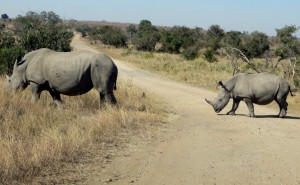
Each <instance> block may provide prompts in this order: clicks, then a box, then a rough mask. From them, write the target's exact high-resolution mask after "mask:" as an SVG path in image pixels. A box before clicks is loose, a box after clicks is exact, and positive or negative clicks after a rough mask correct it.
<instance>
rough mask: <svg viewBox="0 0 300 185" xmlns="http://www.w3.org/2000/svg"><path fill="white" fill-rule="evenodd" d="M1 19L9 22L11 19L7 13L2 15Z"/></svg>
mask: <svg viewBox="0 0 300 185" xmlns="http://www.w3.org/2000/svg"><path fill="white" fill-rule="evenodd" d="M1 19H4V20H7V19H9V17H8V15H7V14H6V13H5V14H2V15H1Z"/></svg>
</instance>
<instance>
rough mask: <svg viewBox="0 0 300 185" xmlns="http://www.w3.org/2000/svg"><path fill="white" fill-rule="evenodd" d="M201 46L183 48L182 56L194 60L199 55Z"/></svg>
mask: <svg viewBox="0 0 300 185" xmlns="http://www.w3.org/2000/svg"><path fill="white" fill-rule="evenodd" d="M198 52H199V47H197V46H190V47H188V48H186V49H185V50H183V52H182V56H183V57H184V58H185V59H187V60H194V59H196V58H197V57H198Z"/></svg>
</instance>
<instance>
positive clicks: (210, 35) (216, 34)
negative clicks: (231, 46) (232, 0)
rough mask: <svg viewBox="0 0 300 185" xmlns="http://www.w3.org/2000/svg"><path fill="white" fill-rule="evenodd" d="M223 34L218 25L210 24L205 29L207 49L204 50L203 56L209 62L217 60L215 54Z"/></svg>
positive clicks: (219, 46)
mask: <svg viewBox="0 0 300 185" xmlns="http://www.w3.org/2000/svg"><path fill="white" fill-rule="evenodd" d="M224 35H225V33H224V30H223V29H222V28H221V27H220V26H219V25H212V26H210V27H209V29H208V30H207V35H206V36H207V38H206V42H207V44H206V45H207V49H206V50H205V52H204V57H205V59H206V60H208V61H209V62H214V61H217V58H216V57H215V54H216V51H217V50H218V49H220V48H221V40H222V38H223V37H224Z"/></svg>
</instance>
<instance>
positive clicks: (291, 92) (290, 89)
mask: <svg viewBox="0 0 300 185" xmlns="http://www.w3.org/2000/svg"><path fill="white" fill-rule="evenodd" d="M289 91H290V94H291V96H292V97H293V96H295V95H294V94H293V91H292V88H291V86H289Z"/></svg>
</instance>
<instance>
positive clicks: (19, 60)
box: [16, 56, 25, 66]
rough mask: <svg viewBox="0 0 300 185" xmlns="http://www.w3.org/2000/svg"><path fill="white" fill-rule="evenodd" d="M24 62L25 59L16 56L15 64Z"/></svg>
mask: <svg viewBox="0 0 300 185" xmlns="http://www.w3.org/2000/svg"><path fill="white" fill-rule="evenodd" d="M24 62H25V60H23V57H22V56H18V58H17V60H16V64H17V66H19V65H21V64H23V63H24Z"/></svg>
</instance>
